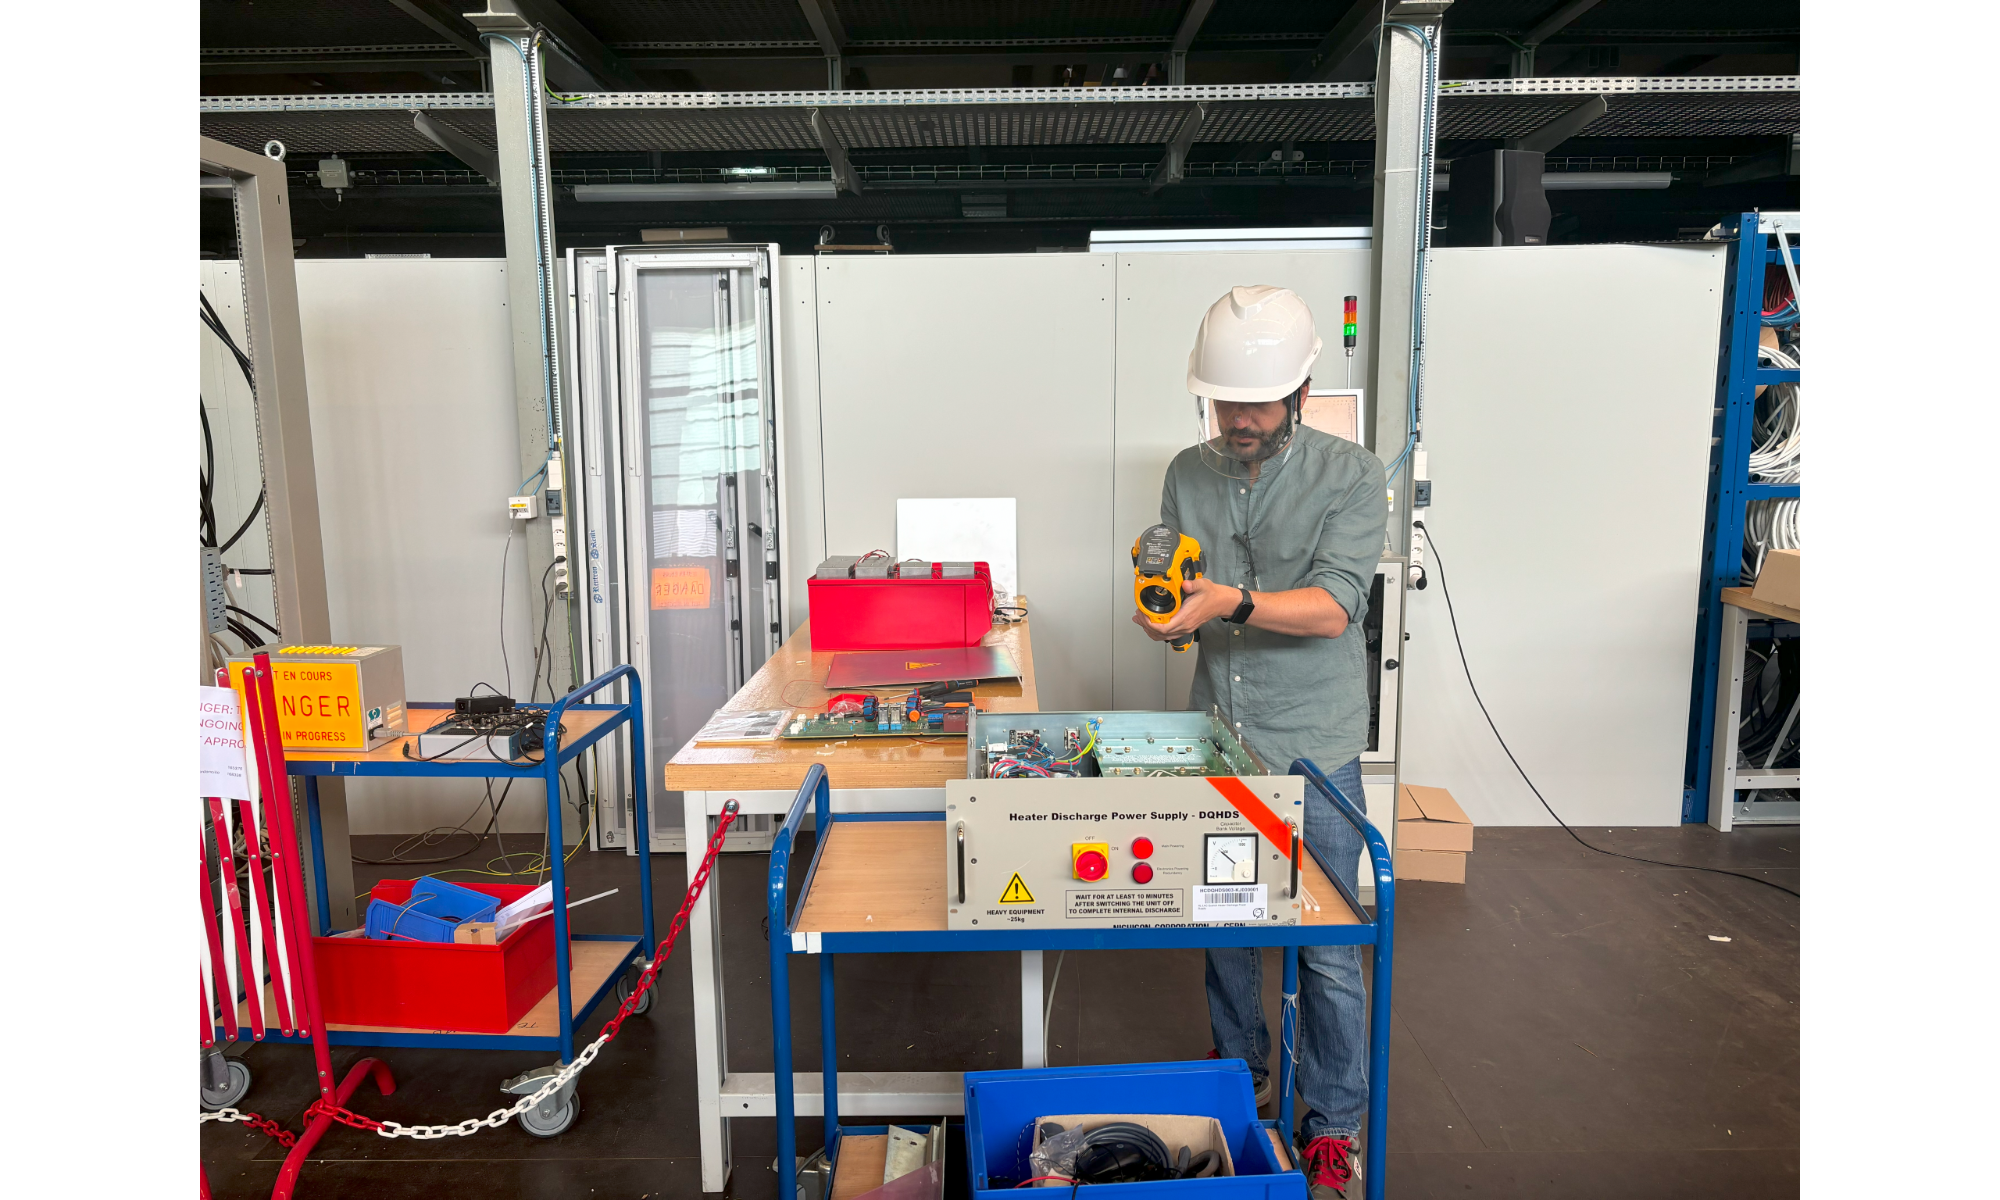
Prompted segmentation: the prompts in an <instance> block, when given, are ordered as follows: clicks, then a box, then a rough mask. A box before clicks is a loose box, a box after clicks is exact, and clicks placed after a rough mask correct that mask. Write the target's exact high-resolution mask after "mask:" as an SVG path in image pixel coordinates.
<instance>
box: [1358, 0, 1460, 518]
mask: <svg viewBox="0 0 2000 1200" xmlns="http://www.w3.org/2000/svg"><path fill="white" fill-rule="evenodd" d="M1450 7H1451V0H1405V2H1403V3H1399V4H1396V5H1393V6H1392V7H1391V8H1390V9H1389V12H1388V15H1387V17H1386V18H1385V20H1384V22H1383V25H1382V29H1381V45H1380V47H1379V49H1378V51H1377V61H1376V70H1375V247H1374V260H1373V263H1372V264H1371V271H1370V279H1369V290H1370V292H1371V296H1370V299H1371V300H1372V301H1373V312H1374V314H1375V347H1374V354H1373V356H1372V358H1371V362H1370V368H1369V369H1370V370H1371V372H1372V373H1373V378H1372V379H1371V380H1370V381H1369V386H1370V388H1371V389H1372V391H1371V394H1372V395H1373V396H1374V397H1375V402H1374V404H1372V405H1371V406H1370V409H1371V411H1370V416H1371V417H1372V422H1371V425H1372V428H1371V429H1370V439H1371V440H1370V445H1371V447H1372V448H1373V449H1374V451H1375V453H1376V454H1377V455H1379V456H1380V457H1381V459H1382V461H1383V462H1385V463H1387V464H1389V467H1390V473H1391V474H1390V486H1391V488H1393V489H1394V490H1395V491H1396V492H1397V493H1399V495H1400V496H1401V499H1400V501H1399V502H1398V503H1397V504H1396V506H1395V510H1394V512H1393V514H1392V515H1391V517H1390V528H1391V536H1392V537H1393V539H1394V551H1395V553H1398V554H1402V553H1406V552H1408V550H1409V545H1410V539H1409V533H1410V505H1409V499H1408V493H1409V490H1410V489H1409V485H1408V480H1409V477H1410V471H1409V454H1408V447H1409V445H1410V441H1411V437H1412V430H1413V426H1414V425H1416V424H1420V423H1421V414H1420V413H1417V412H1415V411H1414V410H1415V409H1416V405H1417V403H1418V401H1417V399H1416V397H1415V395H1414V389H1413V385H1414V383H1415V382H1416V380H1417V379H1418V378H1420V375H1418V374H1417V373H1416V372H1415V368H1416V366H1417V356H1418V353H1419V350H1420V334H1421V329H1422V312H1421V304H1422V300H1423V297H1422V294H1421V291H1420V289H1421V286H1422V275H1423V266H1424V264H1423V257H1422V256H1423V255H1424V253H1425V252H1426V251H1427V250H1428V248H1429V245H1430V213H1431V178H1432V175H1433V173H1434V167H1435V160H1436V153H1437V143H1436V135H1437V53H1436V50H1437V45H1438V38H1439V36H1440V33H1441V28H1440V22H1441V21H1442V19H1443V16H1444V12H1445V10H1446V9H1448V8H1450ZM1413 417H1414V418H1415V420H1413Z"/></svg>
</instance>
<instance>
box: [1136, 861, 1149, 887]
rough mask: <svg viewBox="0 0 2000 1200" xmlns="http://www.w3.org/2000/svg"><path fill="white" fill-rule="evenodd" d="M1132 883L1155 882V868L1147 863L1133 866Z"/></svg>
mask: <svg viewBox="0 0 2000 1200" xmlns="http://www.w3.org/2000/svg"><path fill="white" fill-rule="evenodd" d="M1132 882H1133V883H1151V882H1153V868H1152V867H1151V866H1149V865H1148V864H1146V863H1134V864H1132Z"/></svg>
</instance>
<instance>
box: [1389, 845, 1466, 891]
mask: <svg viewBox="0 0 2000 1200" xmlns="http://www.w3.org/2000/svg"><path fill="white" fill-rule="evenodd" d="M1395 858H1396V878H1398V879H1404V880H1413V879H1421V880H1425V881H1427V882H1430V883H1464V882H1465V855H1464V854H1462V853H1460V852H1459V851H1456V850H1398V851H1396V854H1395Z"/></svg>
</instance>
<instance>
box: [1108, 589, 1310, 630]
mask: <svg viewBox="0 0 2000 1200" xmlns="http://www.w3.org/2000/svg"><path fill="white" fill-rule="evenodd" d="M1250 595H1251V598H1252V599H1253V600H1255V601H1256V602H1257V608H1256V610H1255V611H1254V612H1252V613H1251V614H1250V622H1249V623H1250V624H1251V625H1253V626H1255V627H1257V628H1258V629H1265V630H1269V631H1270V632H1272V633H1282V634H1287V635H1289V636H1291V637H1323V638H1337V637H1339V636H1340V635H1341V634H1343V633H1345V632H1347V610H1346V609H1344V608H1342V607H1341V606H1340V602H1339V601H1337V600H1335V599H1334V598H1333V597H1332V596H1331V595H1329V594H1328V593H1327V592H1326V591H1324V590H1323V589H1320V588H1316V587H1302V588H1293V589H1292V590H1291V591H1287V592H1252V593H1251V594H1250ZM1242 603H1243V593H1242V592H1241V591H1239V590H1238V589H1236V588H1235V587H1232V586H1231V585H1229V584H1226V583H1217V582H1215V581H1214V580H1211V579H1190V580H1188V581H1187V582H1185V583H1183V584H1181V607H1180V611H1178V612H1176V613H1175V614H1174V619H1173V620H1171V621H1168V622H1167V623H1166V624H1164V625H1155V624H1153V623H1152V622H1151V621H1149V620H1147V619H1146V614H1145V613H1142V612H1138V611H1136V610H1135V611H1134V612H1133V613H1132V623H1133V624H1134V625H1137V626H1138V627H1139V628H1141V629H1143V630H1145V631H1146V636H1147V637H1149V638H1152V639H1153V640H1154V641H1156V642H1169V641H1172V640H1174V639H1175V638H1178V637H1183V636H1186V635H1187V634H1189V633H1192V632H1194V631H1195V630H1196V629H1199V628H1200V627H1201V626H1203V625H1205V624H1207V623H1208V622H1210V621H1213V620H1215V619H1216V618H1217V617H1226V616H1229V615H1231V614H1233V613H1234V612H1235V611H1236V608H1237V606H1238V605H1240V604H1242Z"/></svg>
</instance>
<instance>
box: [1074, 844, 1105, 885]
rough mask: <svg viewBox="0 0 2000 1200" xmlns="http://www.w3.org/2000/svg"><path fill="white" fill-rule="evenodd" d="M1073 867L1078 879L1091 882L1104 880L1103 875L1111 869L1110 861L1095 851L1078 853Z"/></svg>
mask: <svg viewBox="0 0 2000 1200" xmlns="http://www.w3.org/2000/svg"><path fill="white" fill-rule="evenodd" d="M1073 865H1074V866H1075V868H1076V877H1077V878H1078V879H1083V880H1089V881H1091V882H1095V881H1097V880H1099V879H1102V878H1104V873H1105V872H1106V871H1108V870H1110V869H1111V863H1110V860H1108V859H1106V858H1105V857H1104V854H1103V853H1102V852H1101V851H1097V850H1082V851H1078V852H1077V855H1076V858H1075V860H1074V863H1073Z"/></svg>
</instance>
